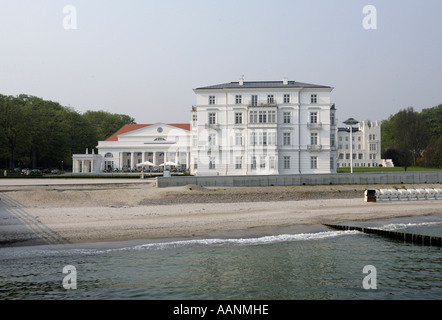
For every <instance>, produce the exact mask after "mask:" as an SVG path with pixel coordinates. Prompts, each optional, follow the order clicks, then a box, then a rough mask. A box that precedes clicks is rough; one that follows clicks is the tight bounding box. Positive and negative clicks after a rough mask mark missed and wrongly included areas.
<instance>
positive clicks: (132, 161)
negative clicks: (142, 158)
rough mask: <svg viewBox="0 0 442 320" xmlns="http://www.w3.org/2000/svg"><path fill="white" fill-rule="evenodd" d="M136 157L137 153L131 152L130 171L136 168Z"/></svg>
mask: <svg viewBox="0 0 442 320" xmlns="http://www.w3.org/2000/svg"><path fill="white" fill-rule="evenodd" d="M134 155H135V152H133V151H132V152H131V153H130V170H132V168H133V167H134Z"/></svg>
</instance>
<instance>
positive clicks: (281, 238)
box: [124, 231, 360, 250]
mask: <svg viewBox="0 0 442 320" xmlns="http://www.w3.org/2000/svg"><path fill="white" fill-rule="evenodd" d="M358 233H360V232H359V231H326V232H318V233H302V234H283V235H276V236H264V237H259V238H239V239H194V240H182V241H172V242H162V243H147V244H142V245H138V246H135V247H132V248H124V249H126V250H127V249H135V250H143V249H144V250H145V249H151V250H165V249H176V248H183V247H205V246H223V245H262V244H272V243H279V242H290V241H306V240H320V239H327V238H334V237H337V236H342V235H351V234H358Z"/></svg>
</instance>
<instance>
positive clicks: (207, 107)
mask: <svg viewBox="0 0 442 320" xmlns="http://www.w3.org/2000/svg"><path fill="white" fill-rule="evenodd" d="M332 90H333V88H332V87H329V86H322V85H315V84H308V83H301V82H296V81H289V80H288V79H286V78H284V79H283V80H282V81H254V82H248V81H244V80H243V79H240V81H238V82H230V83H225V84H218V85H213V86H207V87H201V88H197V89H194V92H195V94H196V104H195V105H194V106H193V107H192V110H191V122H190V123H187V124H165V123H157V124H152V125H143V124H140V125H126V126H124V127H123V128H121V129H120V130H119V131H118V132H116V133H115V134H114V135H113V136H111V137H109V138H108V139H107V140H106V141H99V142H98V146H97V149H98V154H97V155H95V154H85V155H80V154H77V155H73V164H74V165H73V172H100V171H103V170H106V169H111V170H115V169H118V170H125V169H134V168H136V165H137V164H139V163H141V162H145V161H149V162H151V163H152V164H153V166H154V167H157V166H161V165H165V164H167V163H174V164H176V165H177V166H179V167H180V168H181V169H183V170H189V171H190V173H191V174H193V175H212V176H213V175H269V174H306V173H335V172H336V168H337V158H338V155H337V145H336V139H337V137H336V135H337V133H338V130H337V127H336V123H337V119H336V118H335V112H336V110H335V107H334V105H333V104H332V103H331V102H330V93H331V91H332Z"/></svg>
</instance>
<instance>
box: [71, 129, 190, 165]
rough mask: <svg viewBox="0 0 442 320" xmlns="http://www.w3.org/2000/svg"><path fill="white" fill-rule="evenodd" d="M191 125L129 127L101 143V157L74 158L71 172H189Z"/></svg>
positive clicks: (99, 146)
mask: <svg viewBox="0 0 442 320" xmlns="http://www.w3.org/2000/svg"><path fill="white" fill-rule="evenodd" d="M189 132H190V124H187V123H184V124H166V123H156V124H127V125H125V126H123V127H122V128H121V129H120V130H118V131H117V132H116V133H115V134H113V135H112V136H110V137H109V138H107V139H106V140H105V141H98V146H97V149H98V154H94V152H92V154H88V151H87V150H86V154H74V155H73V159H72V161H73V166H72V172H74V173H98V172H103V171H133V170H139V169H140V167H139V166H137V165H139V164H141V163H150V165H146V166H147V167H150V169H158V168H160V169H162V168H165V167H168V168H170V167H174V168H176V169H181V170H188V169H189V163H190V134H189Z"/></svg>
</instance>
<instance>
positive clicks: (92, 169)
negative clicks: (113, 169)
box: [91, 159, 94, 173]
mask: <svg viewBox="0 0 442 320" xmlns="http://www.w3.org/2000/svg"><path fill="white" fill-rule="evenodd" d="M92 172H94V159H92V160H91V173H92Z"/></svg>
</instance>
